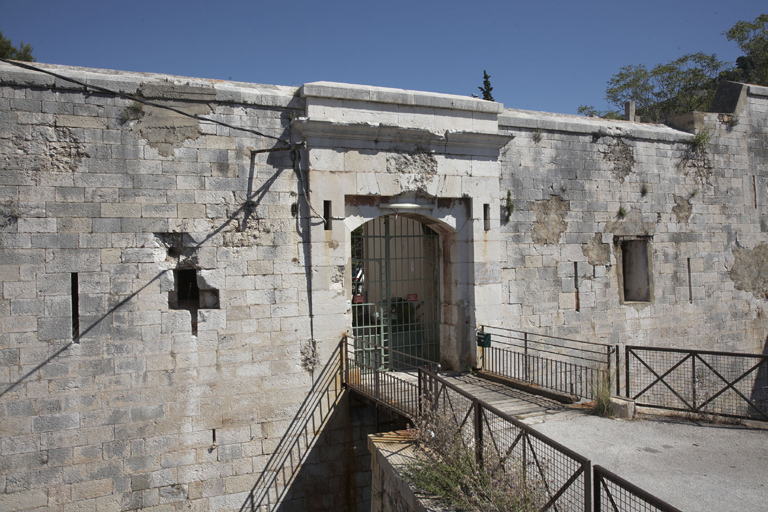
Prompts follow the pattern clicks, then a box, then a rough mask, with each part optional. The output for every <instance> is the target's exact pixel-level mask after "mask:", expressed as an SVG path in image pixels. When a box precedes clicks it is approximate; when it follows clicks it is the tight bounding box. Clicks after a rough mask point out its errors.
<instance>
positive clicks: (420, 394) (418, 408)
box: [414, 367, 424, 427]
mask: <svg viewBox="0 0 768 512" xmlns="http://www.w3.org/2000/svg"><path fill="white" fill-rule="evenodd" d="M417 371H418V376H419V396H418V398H417V399H416V403H417V413H418V415H419V418H422V417H423V415H424V411H423V405H422V403H421V402H422V396H423V395H424V391H422V390H423V387H422V384H421V379H423V378H424V374H423V373H422V371H421V367H419V368H418V370H417ZM414 427H416V425H414Z"/></svg>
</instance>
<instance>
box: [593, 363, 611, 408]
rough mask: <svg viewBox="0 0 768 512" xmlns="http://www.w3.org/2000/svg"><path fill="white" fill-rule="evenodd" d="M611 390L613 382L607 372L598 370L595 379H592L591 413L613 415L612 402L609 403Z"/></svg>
mask: <svg viewBox="0 0 768 512" xmlns="http://www.w3.org/2000/svg"><path fill="white" fill-rule="evenodd" d="M612 391H613V382H612V379H611V376H610V374H609V373H608V372H604V371H601V372H598V375H597V377H596V378H595V380H593V381H592V396H593V397H594V399H595V400H594V404H593V405H592V413H593V414H595V415H597V416H602V417H604V418H611V417H613V404H611V393H612Z"/></svg>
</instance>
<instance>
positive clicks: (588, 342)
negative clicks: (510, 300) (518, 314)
mask: <svg viewBox="0 0 768 512" xmlns="http://www.w3.org/2000/svg"><path fill="white" fill-rule="evenodd" d="M483 329H496V330H499V331H506V332H515V333H520V334H532V335H534V336H539V337H541V338H550V339H556V340H563V341H571V342H573V343H580V344H583V345H598V346H601V347H613V345H611V344H609V343H600V342H598V341H584V340H576V339H573V338H564V337H562V336H554V335H551V334H539V333H532V332H528V331H521V330H518V329H510V328H508V327H499V326H495V325H481V326H480V330H483Z"/></svg>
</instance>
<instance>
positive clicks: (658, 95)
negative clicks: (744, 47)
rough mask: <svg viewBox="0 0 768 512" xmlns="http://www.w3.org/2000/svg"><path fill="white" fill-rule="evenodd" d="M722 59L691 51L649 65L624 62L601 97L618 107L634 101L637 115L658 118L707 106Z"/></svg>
mask: <svg viewBox="0 0 768 512" xmlns="http://www.w3.org/2000/svg"><path fill="white" fill-rule="evenodd" d="M723 66H724V64H723V62H721V61H719V60H717V56H715V55H707V54H705V53H701V52H699V53H692V54H688V55H684V56H682V57H680V58H679V59H676V60H673V61H672V62H669V63H667V64H659V65H657V66H655V67H654V68H653V69H650V70H649V69H648V68H647V67H645V65H643V64H640V65H635V66H625V67H623V68H621V69H620V70H619V72H618V73H616V74H615V75H613V77H611V79H610V80H609V81H608V88H607V89H606V90H605V99H606V100H607V101H608V103H610V104H611V105H613V106H615V107H617V108H619V109H621V108H623V106H624V103H625V102H627V101H634V102H635V108H636V112H637V115H639V116H642V117H643V119H644V120H646V121H652V122H658V121H660V120H662V119H663V118H665V117H666V116H667V115H668V114H670V113H674V112H690V111H692V110H706V109H707V108H709V105H710V103H711V102H712V98H713V97H714V94H715V90H716V89H717V77H718V75H719V74H720V71H721V70H722V69H723Z"/></svg>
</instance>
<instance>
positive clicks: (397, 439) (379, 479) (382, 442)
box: [368, 431, 453, 512]
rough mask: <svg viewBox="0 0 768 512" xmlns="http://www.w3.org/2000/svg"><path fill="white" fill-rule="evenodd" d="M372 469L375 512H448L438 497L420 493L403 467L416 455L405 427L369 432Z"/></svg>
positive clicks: (373, 511) (372, 497)
mask: <svg viewBox="0 0 768 512" xmlns="http://www.w3.org/2000/svg"><path fill="white" fill-rule="evenodd" d="M368 450H369V451H370V452H371V471H372V473H373V482H372V488H373V489H372V492H371V511H372V512H394V511H397V510H409V511H414V512H449V511H450V510H453V509H450V508H446V507H444V506H443V505H442V504H441V503H440V501H439V500H438V499H436V498H433V497H430V496H427V495H424V494H420V493H417V492H416V491H415V490H414V489H413V487H411V485H410V484H409V483H408V482H407V481H406V480H405V479H404V478H403V476H402V470H403V468H404V467H405V466H406V465H407V464H408V463H409V461H411V460H413V458H414V451H413V439H412V438H411V437H410V436H409V435H408V434H407V432H404V431H397V432H388V433H384V434H373V435H370V436H368Z"/></svg>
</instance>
